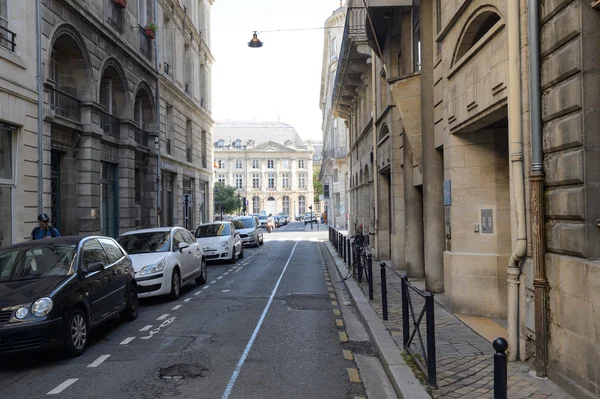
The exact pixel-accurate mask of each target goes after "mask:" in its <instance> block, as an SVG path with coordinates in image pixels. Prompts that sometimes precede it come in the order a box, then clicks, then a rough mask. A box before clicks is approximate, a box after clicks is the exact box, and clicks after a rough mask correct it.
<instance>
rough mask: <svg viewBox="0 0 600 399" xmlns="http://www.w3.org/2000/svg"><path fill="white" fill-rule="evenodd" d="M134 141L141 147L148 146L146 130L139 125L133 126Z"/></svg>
mask: <svg viewBox="0 0 600 399" xmlns="http://www.w3.org/2000/svg"><path fill="white" fill-rule="evenodd" d="M135 142H136V143H137V144H138V145H141V146H142V147H146V148H148V147H150V146H149V145H148V132H147V131H145V130H144V129H141V128H139V127H136V128H135Z"/></svg>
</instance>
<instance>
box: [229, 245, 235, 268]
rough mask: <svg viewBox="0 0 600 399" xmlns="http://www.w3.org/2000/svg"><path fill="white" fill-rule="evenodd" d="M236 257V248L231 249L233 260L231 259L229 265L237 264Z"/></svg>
mask: <svg viewBox="0 0 600 399" xmlns="http://www.w3.org/2000/svg"><path fill="white" fill-rule="evenodd" d="M236 260H237V259H236V256H235V246H234V247H233V248H231V259H229V263H232V264H233V263H235V262H236Z"/></svg>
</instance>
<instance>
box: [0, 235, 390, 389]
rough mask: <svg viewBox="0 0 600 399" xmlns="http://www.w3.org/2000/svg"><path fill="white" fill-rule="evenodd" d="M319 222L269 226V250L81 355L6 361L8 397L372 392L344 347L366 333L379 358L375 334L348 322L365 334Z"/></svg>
mask: <svg viewBox="0 0 600 399" xmlns="http://www.w3.org/2000/svg"><path fill="white" fill-rule="evenodd" d="M316 228H317V226H316V225H315V226H314V229H315V230H313V231H311V230H310V226H304V224H303V223H291V224H290V225H288V226H284V227H281V228H278V229H276V231H275V232H274V233H271V234H267V233H265V235H264V237H265V244H264V246H262V247H259V248H256V249H254V248H247V249H246V253H245V257H244V259H241V260H238V261H237V263H236V264H234V265H231V264H226V263H215V264H210V265H209V268H208V282H207V284H205V285H203V286H196V285H194V284H190V285H187V286H186V287H184V289H183V292H182V295H181V297H180V298H179V299H178V300H177V301H169V300H168V299H166V298H152V299H149V300H144V301H142V302H141V304H140V305H141V306H140V312H139V316H138V318H137V320H135V321H134V322H130V323H124V322H121V321H120V320H118V319H117V318H115V319H114V321H111V322H109V323H107V324H105V325H103V326H101V327H99V329H98V330H95V331H94V332H93V333H92V337H91V342H90V346H89V347H88V350H87V351H86V352H85V353H84V354H83V355H82V356H80V357H77V358H74V359H64V358H62V357H60V355H59V354H44V355H41V356H39V355H35V356H22V357H18V358H14V359H10V360H9V361H5V362H3V364H2V366H1V368H0V380H1V381H2V395H1V396H2V397H3V398H41V397H46V396H50V397H61V398H112V399H118V398H173V397H180V398H199V397H201V398H223V399H226V398H305V397H312V398H354V397H365V396H367V394H368V392H366V391H365V385H368V384H369V381H367V382H365V383H364V384H363V381H362V380H361V379H360V376H359V371H358V366H357V364H356V362H355V359H354V357H353V356H352V354H351V352H350V351H344V349H350V347H351V346H352V345H350V346H348V344H351V342H350V343H345V342H344V341H346V340H347V339H348V338H347V337H348V335H350V339H351V340H352V339H353V338H354V337H355V336H356V338H357V339H360V340H362V341H363V342H362V343H360V345H354V346H355V347H361V348H363V350H362V352H363V354H364V353H367V354H368V355H369V356H370V359H376V358H374V357H373V353H372V350H371V349H369V348H368V343H366V342H364V341H366V334H365V333H364V332H357V333H353V332H351V331H347V330H346V328H345V325H346V324H350V325H352V326H350V325H349V326H348V329H352V330H353V331H361V329H362V327H361V326H360V325H359V323H358V322H357V320H356V319H355V318H354V316H353V315H352V312H350V311H348V310H346V309H348V305H349V301H347V300H345V299H343V298H342V299H339V298H338V297H339V293H338V294H336V293H334V290H333V288H332V287H333V284H332V283H331V282H332V280H333V281H334V282H336V281H338V280H339V278H338V277H337V276H331V278H330V277H329V272H328V269H329V267H328V266H326V263H325V261H324V260H323V259H324V257H323V255H322V252H321V251H322V250H323V249H324V248H322V246H323V244H320V242H324V241H325V240H326V239H327V231H326V228H325V226H324V225H320V226H319V228H320V230H319V231H317V230H316ZM331 270H333V269H331ZM332 274H333V272H332ZM338 282H339V281H338ZM336 287H337V284H336ZM338 302H339V303H338ZM346 316H348V317H346ZM336 319H337V320H336ZM361 337H362V338H361ZM365 348H366V350H365ZM348 359H352V360H348ZM369 373H371V374H373V375H375V376H376V377H373V378H374V379H373V378H371V381H370V382H372V383H374V385H379V386H381V385H382V382H381V381H377V379H379V378H383V379H385V377H381V376H382V375H383V371H382V370H381V369H380V366H379V365H378V364H376V365H375V366H372V367H371V366H370V367H365V369H364V375H365V376H366V375H369ZM360 374H363V370H361V371H360ZM384 385H385V383H384ZM377 396H378V394H376V393H375V392H374V393H373V395H369V397H377ZM379 397H385V395H383V394H382V395H379Z"/></svg>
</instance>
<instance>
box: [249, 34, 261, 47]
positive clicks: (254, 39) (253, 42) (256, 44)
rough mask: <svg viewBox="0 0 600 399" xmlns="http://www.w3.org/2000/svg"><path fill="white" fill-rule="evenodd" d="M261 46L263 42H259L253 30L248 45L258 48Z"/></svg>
mask: <svg viewBox="0 0 600 399" xmlns="http://www.w3.org/2000/svg"><path fill="white" fill-rule="evenodd" d="M262 46H263V42H261V41H260V40H259V39H258V35H257V34H256V31H254V34H253V35H252V40H250V41H249V42H248V47H251V48H259V47H262Z"/></svg>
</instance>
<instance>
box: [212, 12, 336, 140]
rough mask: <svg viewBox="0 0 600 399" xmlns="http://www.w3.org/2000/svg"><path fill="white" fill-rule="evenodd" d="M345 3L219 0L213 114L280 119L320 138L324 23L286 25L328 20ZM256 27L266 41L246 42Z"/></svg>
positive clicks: (214, 25) (214, 18)
mask: <svg viewBox="0 0 600 399" xmlns="http://www.w3.org/2000/svg"><path fill="white" fill-rule="evenodd" d="M339 6H340V2H339V0H298V1H290V0H216V1H215V3H214V5H213V6H212V22H211V26H212V38H211V40H212V53H213V55H214V57H215V59H216V62H215V64H214V65H213V88H212V96H213V107H212V114H213V115H212V116H213V119H214V120H216V121H221V120H250V121H253V120H256V121H263V120H264V121H277V120H279V121H281V122H284V123H287V124H290V125H292V126H293V127H295V128H296V131H297V132H298V133H299V134H300V137H302V138H303V139H305V140H307V139H313V140H314V139H321V138H322V132H321V120H322V114H321V109H320V108H319V101H320V99H319V95H320V90H321V69H322V64H323V41H324V34H325V30H324V29H314V30H300V31H285V30H289V29H298V28H322V27H323V26H324V23H325V20H326V19H327V18H329V16H331V14H332V13H333V11H335V10H336V9H337V8H338V7H339ZM269 30H284V31H279V32H268V31H269ZM254 31H258V32H257V33H258V38H259V39H260V40H261V41H262V42H263V43H264V45H263V47H262V48H249V47H248V42H249V41H250V40H251V39H252V34H253V32H254ZM261 31H262V32H261Z"/></svg>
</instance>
